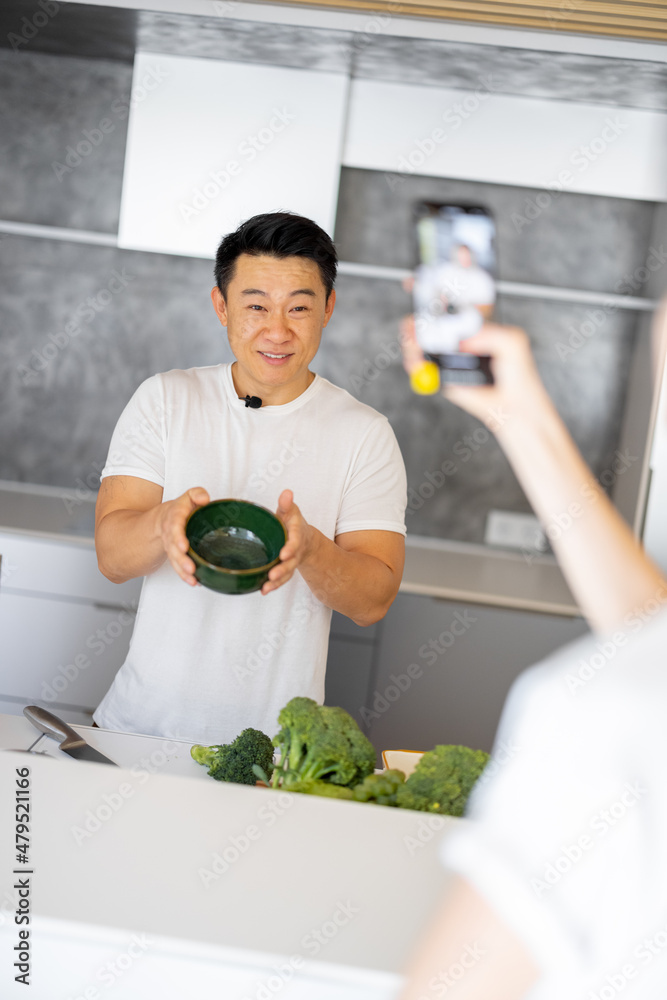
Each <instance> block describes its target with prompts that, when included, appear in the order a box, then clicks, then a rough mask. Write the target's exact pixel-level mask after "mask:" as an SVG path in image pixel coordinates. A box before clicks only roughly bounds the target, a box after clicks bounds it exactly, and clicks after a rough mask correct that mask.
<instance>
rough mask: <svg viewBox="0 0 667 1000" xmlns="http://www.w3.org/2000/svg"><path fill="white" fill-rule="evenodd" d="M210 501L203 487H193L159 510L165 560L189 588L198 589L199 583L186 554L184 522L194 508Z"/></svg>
mask: <svg viewBox="0 0 667 1000" xmlns="http://www.w3.org/2000/svg"><path fill="white" fill-rule="evenodd" d="M210 499H211V498H210V497H209V495H208V493H207V492H206V490H205V489H204V488H203V486H195V487H193V489H191V490H186V492H185V493H183V494H182V495H181V496H180V497H176V499H175V500H169V501H167V503H163V504H162V507H161V509H160V519H159V525H158V530H159V532H160V537H161V539H162V545H163V546H164V551H165V552H166V553H167V559H168V560H169V562H170V563H171V565H172V566H173V567H174V569H175V570H176V572H177V573H178V575H179V576H180V578H181V580H184V581H185V582H186V583H188V584H190V586H191V587H198V586H199V582H198V581H197V580H195V575H194V574H195V569H196V566H195V564H194V562H193V561H192V559H191V558H190V556H188V555H187V554H186V553H187V551H188V549H189V547H190V543H189V542H188V539H187V537H186V534H185V522H186V521H187V519H188V518H189V516H190V514H191V513H192V511H193V510H195V508H197V507H202V506H203V505H204V504H206V503H209V502H210Z"/></svg>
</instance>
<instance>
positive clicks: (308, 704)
mask: <svg viewBox="0 0 667 1000" xmlns="http://www.w3.org/2000/svg"><path fill="white" fill-rule="evenodd" d="M278 722H279V723H280V726H281V729H280V732H279V733H278V734H277V735H276V736H274V738H273V744H274V746H276V747H277V748H278V749H279V751H280V762H279V764H278V766H277V767H276V769H275V771H274V772H273V780H272V784H273V786H274V787H275V788H277V787H284V788H287V787H289V786H291V784H293V783H296V782H303V781H325V782H331V783H332V784H334V785H341V786H352V785H356V784H357V782H359V781H361V780H363V778H365V777H366V775H367V774H371V772H372V771H373V768H374V766H375V750H374V748H373V745H372V743H370V742H369V741H368V740H367V739H366V737H365V736H364V734H363V733H362V732H361V730H360V729H359V726H358V725H357V724H356V722H355V721H354V719H353V718H352V716H351V715H348V713H347V712H346V711H344V709H342V708H334V707H331V706H327V705H318V704H317V702H316V701H313V699H312V698H292V700H291V701H289V702H288V703H287V705H285V707H284V708H283V709H282V711H281V713H280V715H279V716H278Z"/></svg>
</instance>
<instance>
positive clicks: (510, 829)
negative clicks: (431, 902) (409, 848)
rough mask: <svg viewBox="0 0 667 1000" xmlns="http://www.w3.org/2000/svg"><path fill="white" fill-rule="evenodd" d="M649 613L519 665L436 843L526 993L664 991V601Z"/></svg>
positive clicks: (558, 997) (643, 997) (566, 997)
mask: <svg viewBox="0 0 667 1000" xmlns="http://www.w3.org/2000/svg"><path fill="white" fill-rule="evenodd" d="M648 603H649V602H647V604H648ZM652 603H653V604H654V605H656V606H657V603H658V602H657V601H654V602H652ZM653 613H654V617H653V619H651V617H650V615H649V616H644V620H642V616H640V615H632V616H628V618H627V619H626V626H625V627H624V631H619V632H616V633H613V634H612V635H610V636H604V637H599V636H597V637H593V638H587V639H585V640H582V641H579V642H577V643H576V644H573V645H570V646H568V647H567V648H566V649H565V650H563V651H560V652H559V653H558V654H556V655H555V656H554V657H551V658H550V659H549V660H547V661H546V662H545V663H544V664H542V665H540V666H538V667H534V668H532V669H531V670H529V671H527V672H526V673H525V674H523V675H522V677H521V678H520V679H519V680H518V681H517V682H516V683H515V685H514V687H513V689H512V691H511V692H510V696H509V698H508V702H507V705H506V708H505V710H504V713H503V718H502V720H501V725H500V728H499V731H498V736H497V739H496V745H495V747H494V752H493V755H492V759H491V762H490V763H489V765H488V769H487V771H486V772H485V774H484V775H482V778H481V779H480V782H479V784H478V785H477V786H476V788H475V790H474V792H473V795H472V798H471V801H470V808H469V810H468V816H469V820H468V821H467V822H465V823H463V824H461V825H460V828H459V829H457V830H456V831H455V832H454V833H452V834H451V835H450V836H449V837H446V838H445V839H444V841H443V844H442V858H443V861H444V863H445V864H446V865H447V867H449V868H451V869H454V870H455V871H457V872H459V873H460V874H461V875H463V876H464V877H465V878H466V879H467V880H468V881H469V882H470V883H471V884H472V885H473V886H475V888H476V889H477V890H478V892H479V893H480V894H481V895H482V896H483V897H484V898H485V899H486V901H487V902H488V903H489V905H490V906H491V907H492V909H494V910H495V911H496V913H497V914H498V915H499V916H500V917H501V918H502V920H503V921H504V922H505V924H506V925H507V926H508V927H510V928H511V929H512V930H513V931H514V933H515V934H516V935H517V936H518V937H519V938H520V939H521V941H522V942H523V943H524V945H525V946H526V948H527V950H528V951H529V952H530V953H531V954H532V956H533V958H534V960H535V962H536V964H537V965H538V967H539V968H541V970H542V971H543V976H542V979H541V980H540V982H539V983H538V984H537V985H536V986H535V987H534V988H533V989H532V990H531V991H530V992H529V994H527V998H526V1000H528V997H530V1000H538V998H539V1000H615V997H616V996H617V995H618V996H619V997H621V998H622V1000H665V997H667V664H666V658H665V650H666V649H667V611H665V610H660V611H659V612H658V613H657V614H656V613H655V608H653ZM646 619H648V620H646Z"/></svg>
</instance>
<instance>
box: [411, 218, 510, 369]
mask: <svg viewBox="0 0 667 1000" xmlns="http://www.w3.org/2000/svg"><path fill="white" fill-rule="evenodd" d="M415 208H416V211H415V215H416V230H417V245H418V257H419V263H418V266H417V269H416V271H415V275H414V287H413V297H414V312H415V331H416V336H417V341H418V343H419V345H420V347H421V348H422V350H423V351H424V354H425V355H426V356H427V357H428V358H429V359H431V360H433V361H435V362H436V363H437V364H438V365H439V367H440V368H441V370H442V374H443V381H450V382H469V383H479V384H488V383H490V382H493V377H492V375H491V371H490V368H489V358H488V357H477V356H476V355H471V354H465V353H460V352H459V343H460V341H461V340H465V338H466V337H470V336H472V335H473V334H474V333H477V331H478V330H479V329H480V327H481V326H482V323H483V322H484V320H485V319H490V318H491V315H492V313H493V307H494V303H495V299H496V288H495V274H496V252H495V224H494V221H493V217H492V215H491V213H490V212H489V210H488V209H487V208H485V207H483V206H482V205H464V204H440V203H435V202H419V203H418V204H417V205H416V207H415Z"/></svg>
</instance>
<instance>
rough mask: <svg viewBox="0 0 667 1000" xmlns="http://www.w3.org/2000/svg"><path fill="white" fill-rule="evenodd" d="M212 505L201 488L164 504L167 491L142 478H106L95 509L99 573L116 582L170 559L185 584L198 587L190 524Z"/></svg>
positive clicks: (152, 569) (149, 570) (188, 491)
mask: <svg viewBox="0 0 667 1000" xmlns="http://www.w3.org/2000/svg"><path fill="white" fill-rule="evenodd" d="M208 502H209V495H208V493H207V492H206V490H205V489H203V488H202V487H200V486H197V487H194V489H191V490H187V492H185V493H184V494H183V495H182V496H180V497H177V498H176V499H175V500H169V501H167V502H166V503H162V487H161V486H158V485H157V484H156V483H151V482H149V481H148V480H147V479H140V478H139V477H137V476H108V477H106V478H105V479H103V480H102V484H101V486H100V491H99V494H98V497H97V506H96V508H95V549H96V551H97V564H98V566H99V568H100V571H101V572H102V573H103V574H104V576H106V577H107V578H108V579H109V580H111V581H112V583H124V582H125V581H126V580H132V579H134V577H138V576H146V575H147V574H148V573H152V572H153V571H154V570H156V569H157V568H158V567H159V566H161V565H162V563H163V562H164V561H165V559H169V561H170V563H171V564H172V566H173V567H174V569H175V570H176V572H177V573H178V575H179V576H180V577H181V579H182V580H184V581H185V582H186V583H189V584H190V586H195V585H197V581H196V580H195V577H194V571H195V565H194V563H193V561H192V559H190V557H189V556H188V555H187V554H186V553H187V551H188V547H189V546H188V540H187V538H186V536H185V522H186V521H187V519H188V517H189V515H190V513H191V512H192V511H193V510H194V509H195V507H199V506H201V505H202V504H205V503H208Z"/></svg>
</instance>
